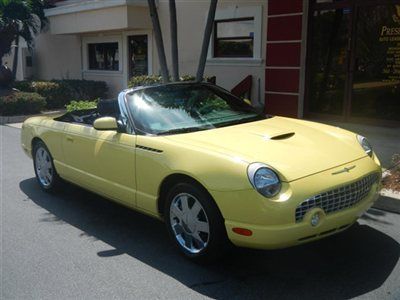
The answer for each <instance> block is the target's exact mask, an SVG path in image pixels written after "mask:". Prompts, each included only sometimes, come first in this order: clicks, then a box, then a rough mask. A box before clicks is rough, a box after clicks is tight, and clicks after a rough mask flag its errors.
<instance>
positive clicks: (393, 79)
mask: <svg viewBox="0 0 400 300" xmlns="http://www.w3.org/2000/svg"><path fill="white" fill-rule="evenodd" d="M354 52H355V53H354V55H355V59H354V77H353V86H352V99H351V110H350V117H351V118H366V119H378V120H379V119H380V120H387V121H400V3H399V4H386V5H368V6H360V7H358V8H357V22H356V45H355V49H354Z"/></svg>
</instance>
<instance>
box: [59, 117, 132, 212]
mask: <svg viewBox="0 0 400 300" xmlns="http://www.w3.org/2000/svg"><path fill="white" fill-rule="evenodd" d="M135 141H136V136H135V135H132V134H126V133H118V132H116V131H113V130H106V131H99V130H96V129H94V128H93V127H92V126H87V125H83V124H73V123H71V124H68V125H67V126H66V128H65V135H64V138H63V141H62V146H63V151H64V157H65V166H64V170H63V173H64V176H65V177H66V179H67V180H70V181H72V182H73V183H76V184H78V185H80V186H83V187H85V188H87V189H89V190H92V191H94V192H96V193H99V194H101V195H104V196H106V197H108V198H111V199H113V200H116V201H118V202H121V203H123V204H125V205H129V206H135V191H136V181H135Z"/></svg>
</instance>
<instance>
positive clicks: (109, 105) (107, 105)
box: [97, 99, 120, 117]
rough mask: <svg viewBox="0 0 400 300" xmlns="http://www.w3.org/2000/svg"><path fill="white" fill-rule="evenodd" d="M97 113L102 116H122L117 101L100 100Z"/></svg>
mask: <svg viewBox="0 0 400 300" xmlns="http://www.w3.org/2000/svg"><path fill="white" fill-rule="evenodd" d="M97 111H98V113H99V114H100V115H101V116H111V117H117V116H119V114H120V110H119V105H118V100H117V99H100V101H99V102H98V103H97Z"/></svg>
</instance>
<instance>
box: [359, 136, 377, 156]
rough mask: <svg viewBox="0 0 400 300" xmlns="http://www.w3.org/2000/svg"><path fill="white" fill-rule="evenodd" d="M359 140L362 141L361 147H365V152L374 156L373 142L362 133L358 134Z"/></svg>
mask: <svg viewBox="0 0 400 300" xmlns="http://www.w3.org/2000/svg"><path fill="white" fill-rule="evenodd" d="M357 140H358V142H359V143H360V145H361V147H362V148H363V149H364V151H365V153H367V154H368V155H369V156H371V157H372V152H373V151H372V146H371V144H370V143H369V142H368V140H367V139H366V138H365V137H363V136H361V135H357Z"/></svg>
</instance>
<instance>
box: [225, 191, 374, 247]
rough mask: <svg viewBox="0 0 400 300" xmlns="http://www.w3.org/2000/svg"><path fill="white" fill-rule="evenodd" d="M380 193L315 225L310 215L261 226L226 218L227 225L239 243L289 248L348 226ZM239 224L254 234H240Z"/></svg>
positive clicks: (235, 241) (328, 216)
mask: <svg viewBox="0 0 400 300" xmlns="http://www.w3.org/2000/svg"><path fill="white" fill-rule="evenodd" d="M377 197H378V194H376V193H371V195H369V196H368V197H367V199H364V200H363V201H362V203H360V204H359V205H357V206H354V207H352V208H348V209H346V210H343V211H339V212H336V213H333V214H329V215H324V217H323V218H322V219H321V221H320V223H319V224H318V225H317V226H315V227H313V226H312V225H311V224H310V222H309V220H308V219H307V218H305V219H304V220H303V221H302V222H300V223H294V224H288V225H276V226H260V225H252V224H246V223H239V222H234V221H229V220H226V221H225V226H226V230H227V233H228V237H229V239H230V240H231V241H232V243H233V244H235V245H236V246H240V247H247V248H257V249H278V248H285V247H290V246H295V245H299V244H302V243H306V242H310V241H313V240H318V239H321V238H323V237H326V236H329V235H332V234H335V233H338V232H341V231H343V230H345V229H347V228H348V227H350V226H351V225H352V224H353V223H354V222H356V221H357V219H358V218H359V217H360V216H361V215H362V214H363V213H364V212H365V211H366V210H368V209H369V208H370V207H371V205H372V204H373V203H374V201H375V200H376V199H377ZM310 215H311V214H310ZM235 227H236V228H237V227H239V228H246V229H249V230H251V231H252V233H253V234H252V235H251V236H242V235H238V234H236V233H234V232H233V231H232V229H233V228H235Z"/></svg>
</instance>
